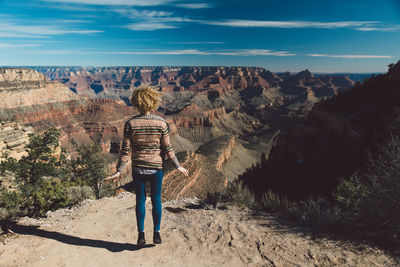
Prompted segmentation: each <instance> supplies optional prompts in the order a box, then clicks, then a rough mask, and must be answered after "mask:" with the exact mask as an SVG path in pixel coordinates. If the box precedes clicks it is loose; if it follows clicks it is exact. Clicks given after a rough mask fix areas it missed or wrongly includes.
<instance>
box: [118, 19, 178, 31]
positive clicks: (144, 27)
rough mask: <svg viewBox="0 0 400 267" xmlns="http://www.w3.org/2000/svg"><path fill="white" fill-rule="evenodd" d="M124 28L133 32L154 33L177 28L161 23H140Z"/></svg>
mask: <svg viewBox="0 0 400 267" xmlns="http://www.w3.org/2000/svg"><path fill="white" fill-rule="evenodd" d="M124 28H126V29H129V30H132V31H154V30H162V29H174V28H177V26H174V25H169V24H166V23H161V22H150V21H149V22H139V23H131V24H128V25H125V26H124Z"/></svg>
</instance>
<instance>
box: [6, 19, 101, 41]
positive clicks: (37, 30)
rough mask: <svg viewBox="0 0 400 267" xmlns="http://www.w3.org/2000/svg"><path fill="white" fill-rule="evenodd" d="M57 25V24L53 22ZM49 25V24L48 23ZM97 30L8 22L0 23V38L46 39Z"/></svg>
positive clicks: (91, 32) (89, 32) (92, 32)
mask: <svg viewBox="0 0 400 267" xmlns="http://www.w3.org/2000/svg"><path fill="white" fill-rule="evenodd" d="M55 23H56V24H57V22H55ZM49 24H51V22H49ZM101 32H103V31H99V30H82V29H67V28H64V27H62V26H58V25H50V26H49V25H23V24H16V23H15V22H10V21H4V22H1V21H0V36H2V37H15V38H46V37H49V36H52V35H63V34H95V33H101Z"/></svg>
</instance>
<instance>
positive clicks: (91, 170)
mask: <svg viewBox="0 0 400 267" xmlns="http://www.w3.org/2000/svg"><path fill="white" fill-rule="evenodd" d="M77 151H78V157H77V159H76V160H75V161H72V162H71V164H72V171H73V178H72V181H73V182H75V183H77V184H79V185H88V186H90V187H91V188H93V189H95V191H96V192H95V193H96V195H98V190H99V188H98V184H99V180H100V179H102V178H104V177H105V176H106V174H107V172H106V167H107V162H108V157H107V156H106V155H104V154H102V153H101V151H102V149H101V146H100V144H98V143H90V144H85V145H80V146H78V148H77Z"/></svg>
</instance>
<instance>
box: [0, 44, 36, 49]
mask: <svg viewBox="0 0 400 267" xmlns="http://www.w3.org/2000/svg"><path fill="white" fill-rule="evenodd" d="M40 45H41V44H10V43H0V48H20V47H35V46H40Z"/></svg>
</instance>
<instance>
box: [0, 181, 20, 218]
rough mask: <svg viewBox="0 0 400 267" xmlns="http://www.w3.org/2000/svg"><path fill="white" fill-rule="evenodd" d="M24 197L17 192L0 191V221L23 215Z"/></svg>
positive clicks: (3, 189) (2, 189)
mask: <svg viewBox="0 0 400 267" xmlns="http://www.w3.org/2000/svg"><path fill="white" fill-rule="evenodd" d="M23 206H24V197H23V195H22V194H21V193H19V192H17V191H9V190H7V189H5V188H1V189H0V220H5V219H12V218H15V217H16V216H19V215H21V214H23V213H24V212H23V210H22V207H23Z"/></svg>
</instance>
